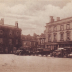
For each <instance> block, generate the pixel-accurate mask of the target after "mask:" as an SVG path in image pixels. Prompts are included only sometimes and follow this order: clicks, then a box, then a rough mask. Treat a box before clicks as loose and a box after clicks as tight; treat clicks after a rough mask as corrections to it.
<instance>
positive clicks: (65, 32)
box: [45, 16, 72, 49]
mask: <svg viewBox="0 0 72 72" xmlns="http://www.w3.org/2000/svg"><path fill="white" fill-rule="evenodd" d="M45 27H46V32H45V36H46V45H45V48H51V49H57V48H58V47H66V46H67V47H72V17H69V18H65V19H60V17H57V20H56V21H54V19H53V16H50V22H49V23H46V26H45Z"/></svg>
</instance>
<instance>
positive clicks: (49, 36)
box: [48, 34, 51, 42]
mask: <svg viewBox="0 0 72 72" xmlns="http://www.w3.org/2000/svg"><path fill="white" fill-rule="evenodd" d="M48 42H51V34H49V35H48Z"/></svg>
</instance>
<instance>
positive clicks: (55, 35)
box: [54, 33, 57, 42]
mask: <svg viewBox="0 0 72 72" xmlns="http://www.w3.org/2000/svg"><path fill="white" fill-rule="evenodd" d="M56 41H57V33H54V42H56Z"/></svg>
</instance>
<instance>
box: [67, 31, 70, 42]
mask: <svg viewBox="0 0 72 72" xmlns="http://www.w3.org/2000/svg"><path fill="white" fill-rule="evenodd" d="M69 40H70V32H69V31H68V32H67V41H69Z"/></svg>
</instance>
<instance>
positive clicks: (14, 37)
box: [0, 19, 21, 53]
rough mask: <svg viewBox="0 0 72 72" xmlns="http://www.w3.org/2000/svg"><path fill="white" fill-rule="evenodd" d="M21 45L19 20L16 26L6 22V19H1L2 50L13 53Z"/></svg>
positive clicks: (0, 37) (0, 49) (0, 44)
mask: <svg viewBox="0 0 72 72" xmlns="http://www.w3.org/2000/svg"><path fill="white" fill-rule="evenodd" d="M20 46H21V29H20V28H18V22H16V23H15V26H12V25H6V24H4V19H1V20H0V52H3V53H12V52H13V51H14V50H15V49H17V48H19V47H20Z"/></svg>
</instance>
